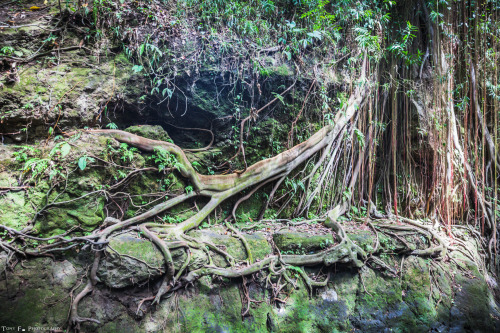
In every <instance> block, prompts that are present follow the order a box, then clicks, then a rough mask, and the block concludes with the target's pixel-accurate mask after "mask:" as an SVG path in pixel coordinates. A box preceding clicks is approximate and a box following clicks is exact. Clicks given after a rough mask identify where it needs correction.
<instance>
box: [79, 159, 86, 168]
mask: <svg viewBox="0 0 500 333" xmlns="http://www.w3.org/2000/svg"><path fill="white" fill-rule="evenodd" d="M86 166H87V156H82V157H80V159H79V160H78V167H79V168H80V170H85V167H86Z"/></svg>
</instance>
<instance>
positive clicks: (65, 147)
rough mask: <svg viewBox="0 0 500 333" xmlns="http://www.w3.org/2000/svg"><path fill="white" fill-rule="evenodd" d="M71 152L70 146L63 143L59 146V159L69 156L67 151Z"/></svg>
mask: <svg viewBox="0 0 500 333" xmlns="http://www.w3.org/2000/svg"><path fill="white" fill-rule="evenodd" d="M70 150H71V146H70V145H69V144H68V143H67V142H65V143H63V144H62V145H61V157H64V156H66V155H68V154H69V151H70Z"/></svg>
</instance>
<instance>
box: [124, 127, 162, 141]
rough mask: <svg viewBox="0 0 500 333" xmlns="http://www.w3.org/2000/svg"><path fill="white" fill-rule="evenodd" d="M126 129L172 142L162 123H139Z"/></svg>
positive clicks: (153, 138) (149, 137)
mask: <svg viewBox="0 0 500 333" xmlns="http://www.w3.org/2000/svg"><path fill="white" fill-rule="evenodd" d="M125 131H127V132H129V133H133V134H137V135H139V136H142V137H145V138H148V139H152V140H159V141H168V142H172V139H170V136H169V135H168V133H167V132H166V131H165V130H164V129H163V127H161V126H160V125H154V126H153V125H137V126H131V127H128V128H127V129H125Z"/></svg>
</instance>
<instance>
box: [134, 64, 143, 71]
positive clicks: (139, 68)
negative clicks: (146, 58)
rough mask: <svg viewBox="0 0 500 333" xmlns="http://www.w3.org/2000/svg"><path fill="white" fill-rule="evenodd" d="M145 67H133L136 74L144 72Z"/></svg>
mask: <svg viewBox="0 0 500 333" xmlns="http://www.w3.org/2000/svg"><path fill="white" fill-rule="evenodd" d="M142 69H143V67H142V66H140V65H134V67H132V70H133V71H134V72H135V73H139V72H140V71H142Z"/></svg>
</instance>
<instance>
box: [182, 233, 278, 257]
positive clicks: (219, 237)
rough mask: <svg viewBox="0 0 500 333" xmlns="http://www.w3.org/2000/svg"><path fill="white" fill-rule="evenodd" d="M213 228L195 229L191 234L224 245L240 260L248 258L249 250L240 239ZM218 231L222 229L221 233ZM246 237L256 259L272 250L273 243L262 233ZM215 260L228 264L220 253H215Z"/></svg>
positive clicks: (224, 247) (225, 248) (226, 249)
mask: <svg viewBox="0 0 500 333" xmlns="http://www.w3.org/2000/svg"><path fill="white" fill-rule="evenodd" d="M212 230H213V231H212ZM212 230H211V231H208V230H193V231H191V232H190V233H189V235H190V236H191V237H195V238H196V239H198V240H201V241H208V242H211V243H213V244H215V245H217V246H222V248H223V249H224V250H225V251H227V253H229V254H230V255H232V256H233V257H234V258H236V259H238V260H245V259H247V252H246V250H245V248H244V246H243V243H242V242H241V240H240V239H238V238H236V237H231V236H228V235H225V234H224V233H225V231H224V230H223V229H218V228H213V229H212ZM217 231H220V233H219V232H217ZM244 237H245V239H246V240H247V242H248V245H249V246H250V249H251V251H252V255H253V258H254V260H258V259H263V258H265V257H266V256H267V255H269V254H270V253H271V252H272V251H271V245H270V244H269V243H268V242H267V240H266V238H265V237H264V236H263V235H262V234H260V233H255V234H252V235H245V236H244ZM213 260H214V263H215V264H216V265H218V266H227V262H226V260H225V259H224V258H223V257H222V256H221V255H219V254H215V253H214V254H213Z"/></svg>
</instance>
